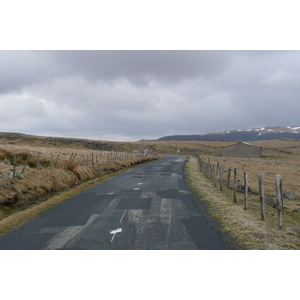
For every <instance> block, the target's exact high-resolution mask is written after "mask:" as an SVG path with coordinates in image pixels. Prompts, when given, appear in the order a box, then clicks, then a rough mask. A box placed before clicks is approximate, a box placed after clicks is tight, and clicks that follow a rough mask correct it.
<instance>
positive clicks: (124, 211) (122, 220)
mask: <svg viewBox="0 0 300 300" xmlns="http://www.w3.org/2000/svg"><path fill="white" fill-rule="evenodd" d="M126 212H127V209H125V211H124V213H123V216H122V218H121V220H120V223H122V221H123V218H124V216H125V214H126Z"/></svg>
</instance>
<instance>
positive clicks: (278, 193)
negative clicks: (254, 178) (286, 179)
mask: <svg viewBox="0 0 300 300" xmlns="http://www.w3.org/2000/svg"><path fill="white" fill-rule="evenodd" d="M280 181H281V180H280V174H276V175H275V184H276V199H277V206H278V222H279V229H282V209H283V206H282V195H281V190H280Z"/></svg>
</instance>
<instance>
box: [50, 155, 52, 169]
mask: <svg viewBox="0 0 300 300" xmlns="http://www.w3.org/2000/svg"><path fill="white" fill-rule="evenodd" d="M52 169H53V153H51V154H50V170H52Z"/></svg>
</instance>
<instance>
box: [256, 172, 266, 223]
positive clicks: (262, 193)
mask: <svg viewBox="0 0 300 300" xmlns="http://www.w3.org/2000/svg"><path fill="white" fill-rule="evenodd" d="M258 185H259V199H260V215H261V220H262V221H264V220H265V188H264V174H259V175H258Z"/></svg>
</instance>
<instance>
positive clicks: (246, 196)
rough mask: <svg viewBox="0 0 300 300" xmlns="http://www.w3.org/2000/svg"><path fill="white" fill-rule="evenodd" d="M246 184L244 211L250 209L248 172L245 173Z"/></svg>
mask: <svg viewBox="0 0 300 300" xmlns="http://www.w3.org/2000/svg"><path fill="white" fill-rule="evenodd" d="M244 183H245V194H244V204H245V205H244V209H245V210H247V209H248V171H244Z"/></svg>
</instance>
